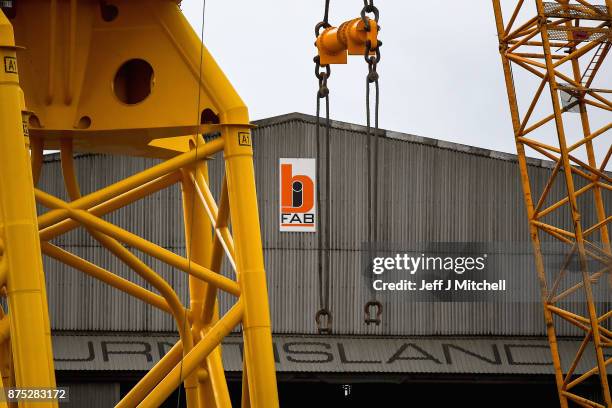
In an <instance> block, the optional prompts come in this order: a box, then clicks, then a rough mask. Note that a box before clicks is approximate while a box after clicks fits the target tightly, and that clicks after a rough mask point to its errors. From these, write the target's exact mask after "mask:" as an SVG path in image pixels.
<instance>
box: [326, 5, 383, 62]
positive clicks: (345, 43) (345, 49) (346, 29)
mask: <svg viewBox="0 0 612 408" xmlns="http://www.w3.org/2000/svg"><path fill="white" fill-rule="evenodd" d="M367 18H368V17H366V19H367ZM368 20H369V24H368V25H369V26H370V29H369V30H366V26H365V22H364V20H363V19H361V18H356V19H354V20H349V21H346V22H344V23H342V24H341V25H340V27H328V28H326V29H325V30H323V31H322V32H321V34H319V36H318V37H317V41H316V43H315V45H316V46H317V49H318V50H319V57H320V58H321V65H328V64H346V63H347V61H348V57H347V56H348V55H364V54H365V49H366V43H367V41H370V44H371V45H370V50H371V51H370V54H371V55H374V54H375V53H376V48H378V45H379V42H378V30H379V28H380V27H378V24H377V23H376V22H375V21H374V20H372V19H368ZM372 23H373V24H372Z"/></svg>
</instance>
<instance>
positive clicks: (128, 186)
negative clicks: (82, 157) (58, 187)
mask: <svg viewBox="0 0 612 408" xmlns="http://www.w3.org/2000/svg"><path fill="white" fill-rule="evenodd" d="M221 150H223V139H215V140H213V141H211V142H210V143H206V144H205V145H204V146H202V147H199V148H198V149H197V150H193V151H189V152H186V153H184V154H181V155H179V156H177V157H174V158H172V159H169V160H166V161H164V162H162V163H160V164H158V165H156V166H153V167H150V168H148V169H146V170H144V171H142V172H140V173H138V174H135V175H133V176H130V177H128V178H125V179H123V180H121V181H119V182H117V183H115V184H111V185H110V186H108V187H106V188H103V189H100V190H98V191H96V192H93V193H91V194H88V195H86V196H83V197H82V198H79V199H78V200H74V201H73V202H72V203H71V207H72V208H80V209H82V208H91V207H92V206H94V205H97V204H100V203H102V202H104V201H107V200H110V199H112V198H114V197H116V196H118V195H121V194H123V193H126V192H128V191H130V190H132V189H135V188H137V187H139V186H141V185H143V184H145V183H148V182H150V181H152V180H155V179H157V178H159V177H161V176H163V175H166V174H169V173H171V172H173V171H176V170H178V169H180V168H182V167H184V166H188V165H189V164H191V163H194V162H195V161H197V160H203V159H205V158H206V157H208V156H210V155H212V154H215V153H217V152H219V151H221ZM66 218H68V212H67V211H66V210H53V211H49V212H48V213H46V214H43V215H41V216H40V217H39V218H38V225H39V227H40V228H46V227H48V226H50V225H52V224H55V223H57V222H60V221H63V220H65V219H66Z"/></svg>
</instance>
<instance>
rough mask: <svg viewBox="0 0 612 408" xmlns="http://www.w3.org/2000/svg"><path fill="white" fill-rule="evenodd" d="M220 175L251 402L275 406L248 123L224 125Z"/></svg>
mask: <svg viewBox="0 0 612 408" xmlns="http://www.w3.org/2000/svg"><path fill="white" fill-rule="evenodd" d="M223 137H224V139H225V145H224V156H225V177H226V181H227V189H228V196H229V204H230V218H231V220H232V232H233V236H234V243H235V246H236V270H237V273H238V282H239V284H240V288H241V299H242V301H243V302H244V319H243V323H242V328H243V337H244V348H245V356H246V357H247V359H246V366H247V372H248V378H249V381H248V386H249V396H250V399H251V406H252V407H253V408H276V407H278V395H277V389H276V373H275V367H274V355H273V351H272V331H271V327H270V312H269V307H268V292H267V288H266V274H265V271H264V262H263V251H262V244H261V236H260V227H259V216H258V211H257V196H256V191H255V173H254V169H253V149H252V147H251V134H250V131H249V129H248V128H246V127H245V128H239V127H230V126H226V127H224V131H223Z"/></svg>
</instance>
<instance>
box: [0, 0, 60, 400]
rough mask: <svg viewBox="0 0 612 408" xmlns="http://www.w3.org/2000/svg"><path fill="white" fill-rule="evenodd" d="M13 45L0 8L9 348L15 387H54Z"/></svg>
mask: <svg viewBox="0 0 612 408" xmlns="http://www.w3.org/2000/svg"><path fill="white" fill-rule="evenodd" d="M14 45H15V44H14V39H13V30H12V27H11V25H10V23H9V21H8V20H7V18H6V17H5V16H4V13H2V12H1V11H0V59H1V60H3V61H5V63H6V61H14V62H15V65H14V69H11V70H7V69H2V70H0V175H2V177H0V191H2V194H0V211H1V212H2V216H1V217H0V218H1V219H2V220H3V224H4V237H3V239H4V245H5V248H4V255H3V257H6V261H7V265H8V271H7V294H8V303H9V310H10V316H11V319H10V331H11V339H12V341H11V347H12V354H13V359H14V364H15V381H16V386H18V387H54V386H55V374H54V369H53V353H52V350H51V330H50V324H49V315H48V309H47V295H46V291H45V283H44V282H45V281H44V274H43V269H42V257H41V253H40V243H39V241H38V225H37V221H36V207H35V203H34V190H33V185H32V170H31V167H30V160H29V154H28V152H27V150H26V145H25V138H24V135H23V128H22V123H21V107H22V106H23V100H22V97H23V96H22V94H21V90H20V88H19V78H18V75H17V66H16V56H15V48H14ZM7 71H9V72H7ZM20 406H21V407H23V408H27V407H37V408H45V407H57V403H53V402H45V403H32V402H24V403H22V404H21V405H20Z"/></svg>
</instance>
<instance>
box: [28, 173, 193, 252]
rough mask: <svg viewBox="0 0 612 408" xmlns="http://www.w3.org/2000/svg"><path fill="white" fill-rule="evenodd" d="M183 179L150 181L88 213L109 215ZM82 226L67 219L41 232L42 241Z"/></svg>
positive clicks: (167, 177)
mask: <svg viewBox="0 0 612 408" xmlns="http://www.w3.org/2000/svg"><path fill="white" fill-rule="evenodd" d="M180 179H181V173H180V172H178V171H177V172H173V173H169V174H166V175H164V176H161V177H159V178H157V179H155V180H153V181H150V182H148V183H146V184H143V185H142V186H139V187H136V188H134V189H133V190H130V191H128V192H126V193H123V194H121V195H119V196H116V197H114V198H111V199H110V200H108V201H105V202H103V203H101V204H98V205H96V206H94V207H92V208H90V209H88V210H87V211H88V212H89V213H91V214H93V215H95V216H97V217H101V216H102V215H106V214H109V213H111V212H113V211H116V210H118V209H120V208H123V207H126V206H128V205H130V204H133V203H134V202H136V201H137V200H140V199H142V198H145V197H147V196H149V195H151V194H153V193H155V192H157V191H160V190H162V189H164V188H166V187H169V186H171V185H172V184H175V183H177V182H178V181H179V180H180ZM79 226H80V224H79V223H78V222H76V221H74V220H72V219H66V220H63V221H60V222H58V223H57V224H54V225H51V226H49V227H47V228H45V229H43V230H42V231H40V239H41V240H43V241H49V240H51V239H53V238H55V237H57V236H59V235H62V234H65V233H67V232H69V231H71V230H73V229H75V228H78V227H79Z"/></svg>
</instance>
